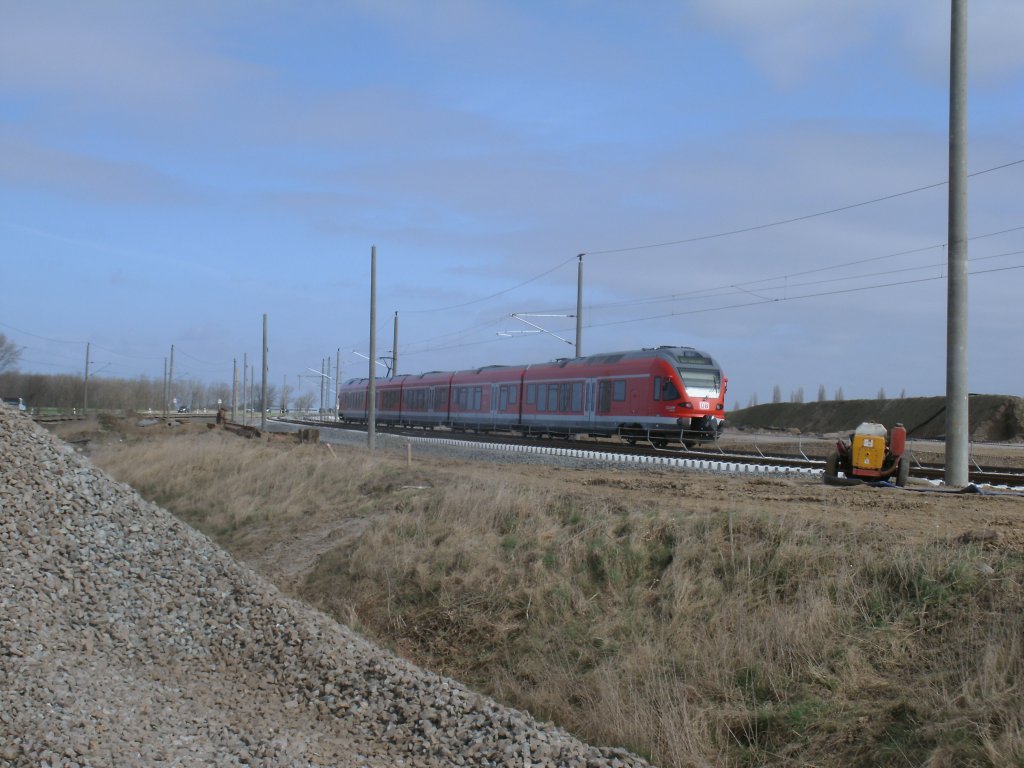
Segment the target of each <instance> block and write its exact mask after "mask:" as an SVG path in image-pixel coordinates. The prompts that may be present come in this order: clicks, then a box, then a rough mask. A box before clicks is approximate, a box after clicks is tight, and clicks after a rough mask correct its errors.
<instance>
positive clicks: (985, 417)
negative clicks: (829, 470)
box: [727, 395, 1024, 442]
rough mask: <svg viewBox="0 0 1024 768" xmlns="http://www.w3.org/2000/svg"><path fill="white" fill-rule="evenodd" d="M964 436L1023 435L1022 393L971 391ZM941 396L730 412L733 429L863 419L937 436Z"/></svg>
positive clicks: (1003, 438)
mask: <svg viewBox="0 0 1024 768" xmlns="http://www.w3.org/2000/svg"><path fill="white" fill-rule="evenodd" d="M968 412H969V436H970V439H971V440H974V441H981V442H1011V441H1020V440H1024V398H1020V397H1011V396H1008V395H971V396H970V399H969V402H968ZM945 416H946V400H945V398H943V397H903V398H897V399H894V400H828V401H821V402H814V403H766V404H764V405H755V406H752V407H750V408H743V409H741V410H737V411H733V412H731V413H729V415H728V417H727V424H728V425H729V426H730V427H733V428H736V429H763V430H786V431H794V432H799V433H801V434H830V433H835V432H838V433H843V432H850V431H852V430H853V429H854V428H855V427H856V426H857V425H858V424H860V423H861V422H864V421H873V422H878V423H881V424H885V425H886V426H892V425H894V424H903V425H904V426H905V427H906V428H907V431H908V435H909V436H910V437H911V438H920V439H941V438H942V437H943V436H944V434H945Z"/></svg>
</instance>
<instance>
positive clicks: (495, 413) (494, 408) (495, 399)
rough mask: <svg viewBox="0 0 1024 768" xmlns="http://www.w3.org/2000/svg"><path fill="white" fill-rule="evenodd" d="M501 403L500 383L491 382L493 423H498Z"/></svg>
mask: <svg viewBox="0 0 1024 768" xmlns="http://www.w3.org/2000/svg"><path fill="white" fill-rule="evenodd" d="M500 405H501V403H500V402H499V400H498V385H497V384H491V424H497V423H498V408H499V407H500Z"/></svg>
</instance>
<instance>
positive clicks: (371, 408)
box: [366, 245, 377, 451]
mask: <svg viewBox="0 0 1024 768" xmlns="http://www.w3.org/2000/svg"><path fill="white" fill-rule="evenodd" d="M376 364H377V246H376V245H375V246H373V247H372V248H370V384H369V387H368V388H367V399H368V400H369V402H368V403H367V404H366V447H367V448H369V449H370V451H374V450H376V448H377V372H376V371H375V370H374V366H375V365H376Z"/></svg>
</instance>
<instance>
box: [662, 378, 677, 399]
mask: <svg viewBox="0 0 1024 768" xmlns="http://www.w3.org/2000/svg"><path fill="white" fill-rule="evenodd" d="M661 392H662V395H664V397H665V399H666V400H678V399H679V398H680V397H682V395H680V394H679V390H678V389H676V385H675V384H673V383H672V380H671V379H665V386H664V387H663V388H662V391H661Z"/></svg>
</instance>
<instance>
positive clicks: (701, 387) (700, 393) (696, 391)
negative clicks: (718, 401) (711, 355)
mask: <svg viewBox="0 0 1024 768" xmlns="http://www.w3.org/2000/svg"><path fill="white" fill-rule="evenodd" d="M678 370H679V377H680V378H681V379H682V380H683V386H684V387H686V391H687V393H688V394H690V395H691V396H696V397H714V396H717V395H718V394H719V392H720V391H721V389H722V372H721V371H720V370H719V369H717V368H706V367H701V368H698V367H696V366H694V367H689V366H686V367H682V368H679V369H678Z"/></svg>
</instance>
